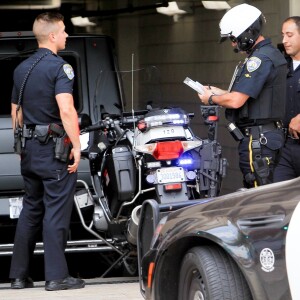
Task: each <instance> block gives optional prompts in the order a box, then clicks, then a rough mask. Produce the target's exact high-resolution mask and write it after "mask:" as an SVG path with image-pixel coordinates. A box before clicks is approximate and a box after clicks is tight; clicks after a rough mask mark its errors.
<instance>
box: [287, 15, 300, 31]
mask: <svg viewBox="0 0 300 300" xmlns="http://www.w3.org/2000/svg"><path fill="white" fill-rule="evenodd" d="M288 21H292V22H294V23H295V24H296V26H297V28H298V31H299V33H300V16H293V17H288V18H287V19H285V20H284V21H283V23H285V22H288Z"/></svg>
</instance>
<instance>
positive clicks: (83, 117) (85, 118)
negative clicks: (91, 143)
mask: <svg viewBox="0 0 300 300" xmlns="http://www.w3.org/2000/svg"><path fill="white" fill-rule="evenodd" d="M78 124H79V128H80V130H82V129H84V128H86V127H88V126H90V125H92V120H91V118H90V116H89V115H88V114H79V115H78Z"/></svg>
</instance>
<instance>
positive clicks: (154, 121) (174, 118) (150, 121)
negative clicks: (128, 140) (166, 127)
mask: <svg viewBox="0 0 300 300" xmlns="http://www.w3.org/2000/svg"><path fill="white" fill-rule="evenodd" d="M144 121H145V123H146V124H147V128H149V127H155V126H161V125H163V124H172V125H187V124H188V123H189V118H188V116H187V115H184V114H165V115H156V116H150V117H146V118H145V119H144Z"/></svg>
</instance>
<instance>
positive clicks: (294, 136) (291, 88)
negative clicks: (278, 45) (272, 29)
mask: <svg viewBox="0 0 300 300" xmlns="http://www.w3.org/2000/svg"><path fill="white" fill-rule="evenodd" d="M282 37H283V39H282V43H283V46H284V48H285V52H286V54H287V56H288V57H287V61H288V73H287V94H286V110H285V117H284V120H283V125H284V128H285V130H286V134H287V135H286V141H285V145H284V147H283V148H282V155H281V157H280V160H279V163H278V165H277V167H276V168H275V172H274V181H275V182H278V181H283V180H289V179H293V178H296V177H299V176H300V139H299V137H300V16H294V17H290V18H288V19H286V20H285V21H284V22H283V24H282Z"/></svg>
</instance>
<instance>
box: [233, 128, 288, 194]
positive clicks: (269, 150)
mask: <svg viewBox="0 0 300 300" xmlns="http://www.w3.org/2000/svg"><path fill="white" fill-rule="evenodd" d="M264 138H265V140H264V142H265V143H264V144H261V145H260V147H261V152H260V154H261V157H262V158H264V157H267V158H268V161H269V162H270V163H269V165H268V167H269V168H268V172H269V175H268V177H267V179H266V184H267V183H272V182H274V179H273V175H274V168H275V166H276V165H277V163H278V161H279V158H280V155H281V150H282V146H283V143H284V134H283V131H282V130H280V129H275V130H273V131H268V132H264ZM249 144H250V145H249ZM249 147H251V140H250V136H245V137H244V139H243V140H242V141H241V142H240V144H239V147H238V151H239V166H240V170H241V171H242V173H243V176H244V187H246V188H251V187H254V186H255V182H256V183H257V182H258V180H256V181H253V182H249V180H246V179H248V178H249V175H250V174H251V175H252V177H253V178H255V177H256V176H255V172H254V171H253V165H251V160H252V161H253V160H254V157H252V155H251V150H250V148H249ZM256 178H257V177H256ZM258 185H259V184H258Z"/></svg>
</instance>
